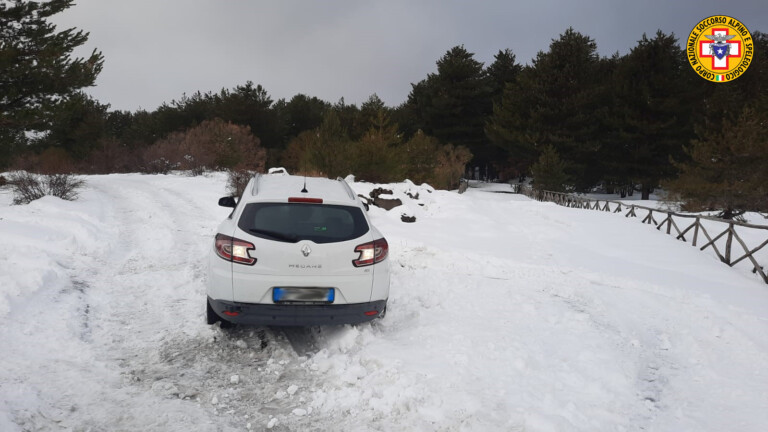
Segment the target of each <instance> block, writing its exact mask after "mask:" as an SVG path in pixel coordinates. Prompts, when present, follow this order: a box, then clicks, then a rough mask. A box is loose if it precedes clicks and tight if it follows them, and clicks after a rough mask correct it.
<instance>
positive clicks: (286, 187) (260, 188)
mask: <svg viewBox="0 0 768 432" xmlns="http://www.w3.org/2000/svg"><path fill="white" fill-rule="evenodd" d="M254 182H255V184H253V183H251V190H250V193H251V197H250V198H249V199H248V201H250V202H252V201H265V200H269V201H272V200H275V201H284V200H287V199H288V198H290V197H300V198H322V199H323V202H331V203H337V204H346V205H349V204H351V203H352V202H355V201H356V199H355V194H354V193H353V192H352V189H350V188H349V186H348V185H347V184H346V182H344V180H331V179H327V178H321V177H304V176H293V175H257V176H256V177H255V179H254ZM305 182H306V183H305ZM305 187H306V192H302V190H304V189H305Z"/></svg>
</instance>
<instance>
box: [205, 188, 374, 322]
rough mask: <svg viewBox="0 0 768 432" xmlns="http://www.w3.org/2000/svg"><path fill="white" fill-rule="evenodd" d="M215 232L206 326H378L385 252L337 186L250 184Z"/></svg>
mask: <svg viewBox="0 0 768 432" xmlns="http://www.w3.org/2000/svg"><path fill="white" fill-rule="evenodd" d="M219 205H221V206H225V207H233V208H234V210H233V211H232V213H231V214H230V215H229V217H228V218H227V219H226V220H224V222H222V223H221V225H219V228H218V231H217V234H216V238H215V241H214V244H213V245H212V246H213V247H212V249H211V253H210V258H209V264H210V266H209V272H208V289H207V294H208V300H207V320H208V324H214V323H215V322H218V321H221V323H222V325H226V324H230V323H238V324H250V325H274V326H296V325H298V326H310V325H326V324H352V323H360V322H364V321H370V320H373V319H375V318H380V317H383V316H384V314H385V312H386V309H387V299H388V297H389V260H388V259H387V255H388V252H389V245H388V244H387V240H386V239H385V238H384V236H382V235H381V233H380V232H379V231H378V230H377V229H376V228H375V227H374V226H373V225H372V224H371V222H370V220H369V219H368V215H367V213H366V209H365V207H364V205H363V203H362V202H361V201H360V199H359V198H358V197H357V196H356V195H355V193H354V192H353V191H352V189H351V188H350V187H349V185H348V184H347V183H346V181H344V180H343V179H339V180H330V179H326V178H316V177H302V176H290V175H258V174H257V175H256V176H255V177H254V178H253V179H251V181H250V182H249V183H248V186H247V187H246V189H245V192H244V193H243V196H242V197H241V198H240V200H239V201H238V202H235V199H234V198H233V197H224V198H221V199H220V200H219Z"/></svg>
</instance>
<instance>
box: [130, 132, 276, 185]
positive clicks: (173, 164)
mask: <svg viewBox="0 0 768 432" xmlns="http://www.w3.org/2000/svg"><path fill="white" fill-rule="evenodd" d="M142 160H143V166H144V171H145V172H147V171H150V172H160V170H165V169H176V168H178V169H183V170H189V171H190V172H191V173H192V174H193V175H199V174H202V173H203V172H204V171H205V170H211V169H212V170H221V169H238V170H240V169H244V170H253V171H263V170H264V162H265V160H266V151H265V150H264V149H263V148H261V146H260V143H259V139H258V138H256V137H255V136H253V134H251V130H250V128H249V127H247V126H240V125H236V124H232V123H227V122H225V121H223V120H221V119H214V120H206V121H204V122H202V123H200V124H199V125H197V126H195V127H193V128H191V129H189V130H187V131H185V132H175V133H172V134H170V135H169V136H168V137H166V138H164V139H162V140H160V141H158V142H156V143H155V144H154V145H152V146H150V147H149V148H148V149H146V150H145V152H144V154H143V155H142ZM166 172H167V171H166Z"/></svg>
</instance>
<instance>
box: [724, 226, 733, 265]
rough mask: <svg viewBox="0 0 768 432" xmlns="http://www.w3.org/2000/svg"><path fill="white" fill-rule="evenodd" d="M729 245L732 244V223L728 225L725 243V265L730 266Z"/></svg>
mask: <svg viewBox="0 0 768 432" xmlns="http://www.w3.org/2000/svg"><path fill="white" fill-rule="evenodd" d="M731 243H733V222H731V223H729V224H728V240H726V241H725V263H726V264H728V265H730V264H731Z"/></svg>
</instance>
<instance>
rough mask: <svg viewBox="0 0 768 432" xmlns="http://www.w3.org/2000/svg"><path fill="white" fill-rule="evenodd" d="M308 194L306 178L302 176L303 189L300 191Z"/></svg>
mask: <svg viewBox="0 0 768 432" xmlns="http://www.w3.org/2000/svg"><path fill="white" fill-rule="evenodd" d="M307 192H309V191H308V190H307V176H304V189H302V190H301V193H307Z"/></svg>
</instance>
